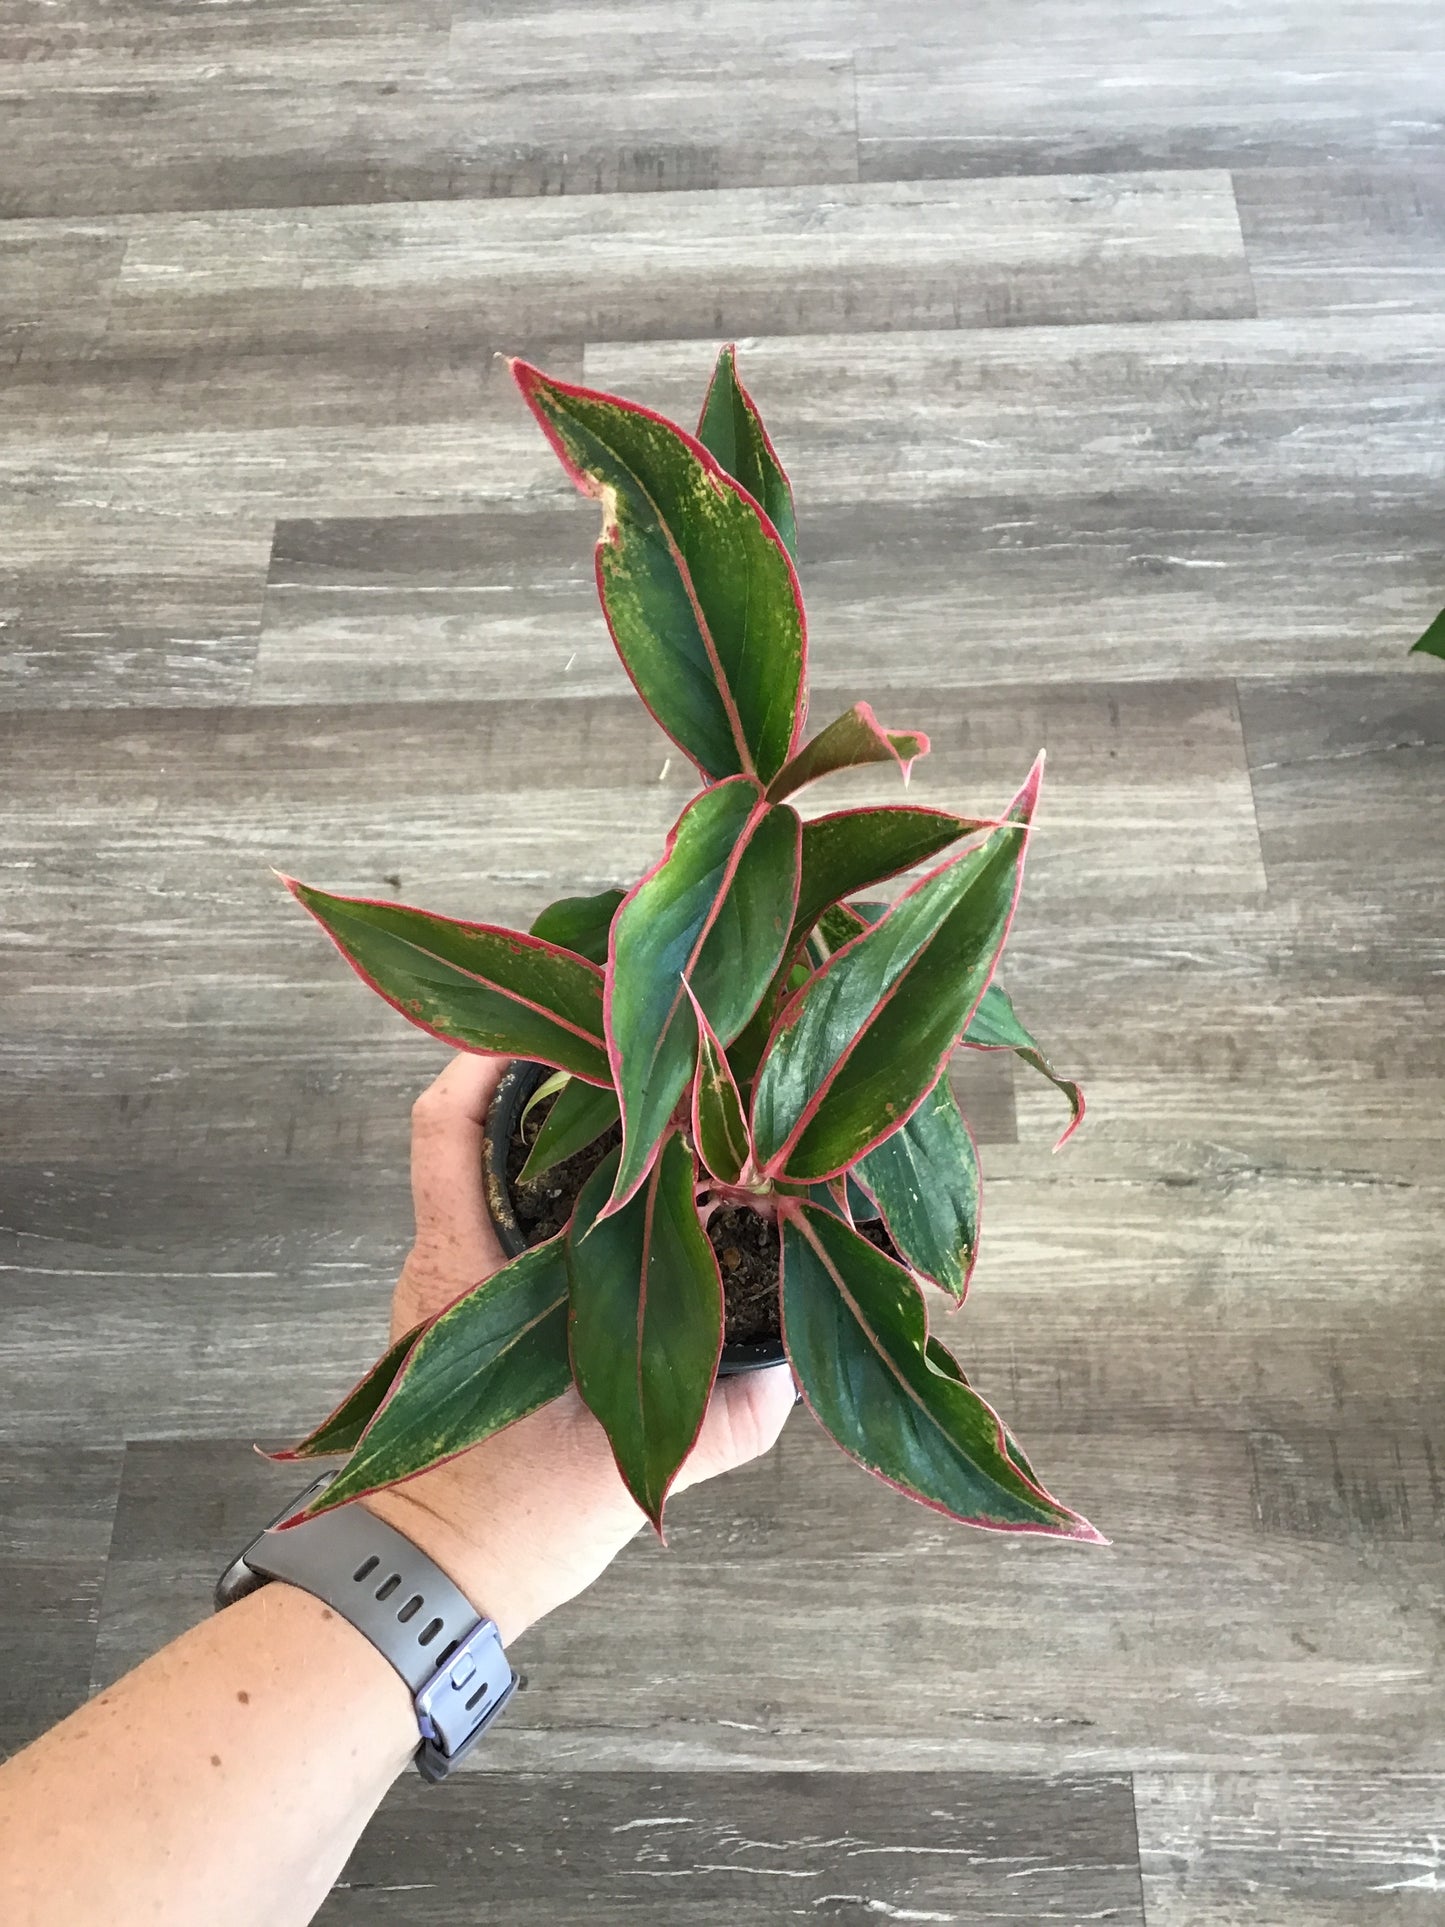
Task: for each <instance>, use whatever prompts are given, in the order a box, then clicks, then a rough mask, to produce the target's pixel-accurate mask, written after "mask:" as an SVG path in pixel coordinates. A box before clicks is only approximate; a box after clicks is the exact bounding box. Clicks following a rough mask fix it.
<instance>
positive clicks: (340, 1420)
mask: <svg viewBox="0 0 1445 1927" xmlns="http://www.w3.org/2000/svg"><path fill="white" fill-rule="evenodd" d="M425 1330H426V1324H425V1322H423V1323H422V1324H420V1325H413V1326H412V1328H411V1330H410V1331H409V1332H405V1333H403V1335H402V1336H401V1337H400V1338H398V1339H397V1340H396V1342H395V1344H393V1345H391V1346H389V1347H388V1348H387V1350H386V1351H384V1352H383V1353H382V1355H381V1357H380V1358H378V1359H377V1361H376V1363H375V1364H374V1365H373V1366H372V1368H371V1370H370V1371H369V1372H368V1373H367V1374H366V1376H365V1377H364V1378H362V1379H360V1380H359V1381H358V1382H357V1383H356V1384H355V1385H353V1386H352V1388H351V1390H350V1391H349V1392H348V1393H347V1394H346V1397H345V1398H344V1399H342V1401H341V1403H340V1404H339V1405H338V1406H337V1408H336V1410H335V1411H334V1412H333V1413H332V1414H331V1416H330V1417H329V1418H325V1419H323V1420H322V1421H321V1423H320V1424H319V1425H318V1426H317V1427H316V1430H315V1431H314V1432H308V1433H307V1434H306V1437H305V1438H304V1439H302V1440H301V1441H300V1443H299V1444H297V1445H293V1446H292V1447H291V1449H290V1451H289V1452H268V1453H267V1454H266V1457H267V1458H268V1459H275V1460H276V1461H277V1462H278V1463H280V1462H282V1461H285V1460H290V1459H325V1458H331V1457H333V1456H334V1455H335V1454H336V1453H338V1452H350V1451H351V1450H353V1448H354V1447H355V1445H356V1444H357V1441H358V1440H359V1439H360V1437H361V1435H362V1433H363V1432H364V1431H365V1430H366V1428H367V1426H368V1425H370V1423H371V1421H372V1420H373V1419H374V1418H375V1417H376V1413H377V1408H378V1407H379V1406H380V1404H381V1402H382V1400H383V1399H384V1398H385V1397H386V1395H387V1393H388V1392H389V1391H390V1390H391V1387H392V1381H393V1380H394V1379H395V1377H396V1375H397V1373H398V1372H399V1371H400V1370H401V1368H402V1365H403V1363H404V1362H405V1360H406V1356H407V1354H408V1352H410V1350H411V1348H412V1346H413V1345H414V1344H415V1343H416V1341H417V1340H418V1339H419V1338H420V1337H421V1335H422V1333H423V1332H424V1331H425Z"/></svg>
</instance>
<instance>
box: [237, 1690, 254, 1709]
mask: <svg viewBox="0 0 1445 1927" xmlns="http://www.w3.org/2000/svg"><path fill="white" fill-rule="evenodd" d="M236 1698H237V1699H238V1700H239V1701H240V1702H241V1704H242V1706H249V1705H250V1704H251V1695H250V1694H249V1693H244V1692H243V1693H237V1695H236Z"/></svg>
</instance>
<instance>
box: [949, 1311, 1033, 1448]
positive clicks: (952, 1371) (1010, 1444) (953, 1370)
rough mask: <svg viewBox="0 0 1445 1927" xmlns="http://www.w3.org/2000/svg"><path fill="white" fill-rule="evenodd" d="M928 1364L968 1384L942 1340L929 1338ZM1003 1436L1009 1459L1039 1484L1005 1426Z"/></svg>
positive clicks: (960, 1368) (961, 1369) (1016, 1442)
mask: <svg viewBox="0 0 1445 1927" xmlns="http://www.w3.org/2000/svg"><path fill="white" fill-rule="evenodd" d="M928 1362H929V1364H930V1365H931V1366H932V1367H933V1369H934V1371H936V1372H942V1374H943V1376H944V1377H945V1378H953V1379H957V1381H958V1383H959V1384H960V1385H967V1384H968V1383H969V1377H968V1373H967V1372H965V1370H964V1369H963V1367H962V1365H960V1364H959V1362H958V1360H957V1359H956V1358H955V1357H954V1355H953V1353H952V1352H951V1351H950V1350H949V1349H948V1347H947V1345H945V1344H944V1343H943V1340H942V1339H940V1338H934V1337H931V1336H930V1338H929V1340H928ZM1000 1423H1002V1421H1000ZM1003 1436H1004V1444H1005V1445H1006V1446H1007V1448H1008V1455H1009V1457H1010V1458H1011V1459H1012V1460H1013V1462H1014V1464H1015V1465H1016V1466H1017V1467H1018V1469H1019V1471H1020V1472H1022V1473H1023V1475H1024V1477H1025V1478H1026V1479H1027V1480H1028V1481H1029V1483H1030V1485H1037V1484H1038V1482H1039V1476H1038V1474H1037V1472H1035V1471H1034V1468H1033V1467H1032V1466H1031V1465H1030V1464H1029V1462H1028V1459H1027V1457H1026V1456H1025V1453H1024V1449H1023V1447H1022V1446H1021V1445H1020V1444H1019V1442H1018V1440H1017V1439H1016V1438H1015V1437H1014V1435H1013V1433H1012V1432H1011V1431H1010V1430H1009V1429H1008V1427H1007V1426H1006V1425H1005V1426H1004V1428H1003Z"/></svg>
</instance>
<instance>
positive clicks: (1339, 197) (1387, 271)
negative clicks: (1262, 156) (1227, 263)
mask: <svg viewBox="0 0 1445 1927" xmlns="http://www.w3.org/2000/svg"><path fill="white" fill-rule="evenodd" d="M1234 191H1235V196H1236V199H1237V201H1238V204H1239V219H1240V226H1241V228H1242V230H1243V233H1244V240H1245V249H1246V252H1247V254H1248V257H1249V269H1250V276H1251V279H1252V281H1253V284H1254V291H1255V295H1256V297H1257V299H1258V302H1259V312H1260V313H1261V314H1262V315H1307V314H1370V315H1375V314H1420V313H1436V314H1438V313H1439V312H1440V310H1441V309H1442V308H1445V158H1442V159H1441V160H1439V161H1436V162H1433V163H1431V162H1426V161H1417V162H1416V163H1414V164H1413V165H1405V164H1403V163H1401V162H1398V161H1396V162H1372V163H1362V164H1357V165H1351V166H1340V165H1335V166H1325V165H1322V164H1317V165H1315V166H1313V167H1301V168H1241V169H1239V171H1238V172H1237V173H1236V174H1235V176H1234Z"/></svg>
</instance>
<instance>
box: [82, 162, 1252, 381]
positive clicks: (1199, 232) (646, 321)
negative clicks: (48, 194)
mask: <svg viewBox="0 0 1445 1927" xmlns="http://www.w3.org/2000/svg"><path fill="white" fill-rule="evenodd" d="M116 226H117V228H118V229H119V230H120V231H122V232H124V233H125V234H126V236H127V242H128V245H127V248H126V258H125V262H124V265H123V268H122V270H121V273H120V277H119V280H118V283H117V286H116V294H115V302H114V311H113V321H112V328H111V333H112V336H113V337H114V338H117V339H120V340H124V341H128V342H143V343H145V344H147V345H148V346H151V347H155V346H157V345H162V344H163V345H165V346H167V347H171V348H175V347H178V346H181V345H183V344H185V343H187V342H189V341H192V340H194V339H196V338H197V337H202V338H204V339H205V340H206V341H207V343H209V344H211V345H213V346H214V345H215V343H216V342H217V341H218V340H224V341H227V342H230V343H233V344H235V345H240V344H242V343H243V342H245V341H247V340H248V339H249V338H250V336H251V335H252V334H259V333H261V332H262V331H263V330H264V333H265V335H266V338H267V339H268V340H274V339H275V338H276V336H277V335H278V334H280V335H281V336H283V338H285V339H287V340H290V341H293V342H294V341H297V340H299V339H301V338H303V337H304V336H305V335H308V334H309V335H311V336H313V337H314V336H316V335H318V334H319V335H323V336H331V337H334V336H335V334H336V332H337V330H338V327H339V326H343V325H344V328H345V332H346V339H347V340H348V341H349V342H350V343H353V344H355V343H356V342H358V341H360V340H364V339H366V338H367V337H368V336H373V335H384V336H393V337H394V336H396V335H398V334H400V333H403V332H405V331H406V330H407V328H408V325H409V321H410V320H411V319H412V318H414V316H415V312H416V303H417V302H418V301H424V302H425V304H426V309H427V316H428V336H429V339H430V340H431V341H432V342H433V343H435V342H436V341H437V340H438V339H439V338H445V337H446V336H451V337H452V338H454V339H456V338H459V339H463V340H468V341H474V340H475V339H476V335H477V331H478V329H479V327H481V326H485V328H486V329H487V330H489V331H490V335H491V339H492V341H493V343H494V344H502V343H506V342H507V341H508V340H509V339H510V340H512V341H515V342H518V343H524V342H525V341H526V340H527V339H529V338H533V339H535V338H538V337H542V338H544V339H545V338H547V337H549V336H550V337H551V338H554V339H567V338H575V337H585V338H588V339H592V340H597V339H603V340H607V339H626V338H628V337H630V336H638V337H642V338H658V337H661V338H664V339H665V338H667V337H668V336H688V335H695V336H698V337H700V338H702V339H704V340H707V341H709V342H713V343H715V341H716V338H717V336H718V335H719V333H724V334H798V333H813V334H821V333H827V332H830V331H832V330H835V329H847V330H850V331H853V330H856V331H858V332H867V331H870V330H874V329H899V328H933V327H943V328H955V327H967V326H977V325H979V324H981V323H983V324H991V323H995V322H999V321H1008V322H1012V323H1014V324H1015V325H1017V324H1020V323H1027V322H1043V321H1053V320H1061V319H1065V318H1067V319H1070V320H1118V319H1156V318H1157V319H1173V318H1177V317H1180V316H1188V315H1200V314H1212V315H1221V316H1224V315H1242V314H1251V313H1253V311H1254V307H1253V292H1252V289H1251V287H1250V283H1249V278H1248V275H1247V273H1246V271H1245V265H1244V252H1243V246H1242V243H1241V239H1240V233H1239V220H1238V215H1237V213H1236V210H1235V206H1234V200H1233V195H1232V192H1231V189H1230V183H1229V178H1228V176H1227V175H1225V174H1222V173H1218V172H1214V173H1174V174H1152V175H1138V176H1114V177H1083V176H1081V177H1069V178H1066V179H1059V180H1020V181H1007V180H1005V181H962V182H931V181H920V182H907V183H901V184H897V185H894V184H890V183H883V184H879V185H876V186H863V187H859V186H855V185H850V184H848V183H837V184H833V185H829V186H818V187H814V186H808V187H800V188H781V187H779V188H756V189H738V190H734V191H721V192H714V193H687V192H679V193H670V194H664V195H657V194H622V193H618V194H609V195H607V196H606V197H604V198H602V199H600V200H588V199H582V200H578V199H575V198H570V197H563V198H561V199H557V200H549V201H547V202H545V203H543V204H541V205H534V204H519V203H517V202H513V201H478V202H469V203H466V204H460V205H459V204H447V203H442V204H433V205H430V206H417V205H411V204H408V205H399V206H394V207H389V208H388V207H380V206H370V205H368V206H347V207H336V208H316V209H308V210H304V211H296V210H286V211H271V210H268V211H265V212H239V213H237V212H226V213H214V212H208V213H202V214H194V215H186V216H173V217H163V216H157V217H154V218H152V219H148V220H129V221H123V222H117V223H116ZM343 291H344V294H345V297H346V305H345V308H344V310H342V311H340V312H338V310H337V307H336V298H337V294H338V293H339V292H343ZM720 302H721V304H722V305H721V306H720V305H719V304H720ZM692 412H693V413H694V414H695V413H696V409H695V408H694V409H693V411H692Z"/></svg>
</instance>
